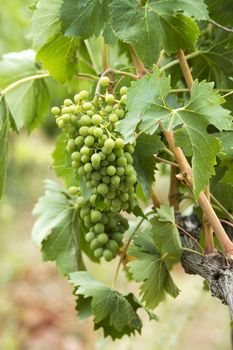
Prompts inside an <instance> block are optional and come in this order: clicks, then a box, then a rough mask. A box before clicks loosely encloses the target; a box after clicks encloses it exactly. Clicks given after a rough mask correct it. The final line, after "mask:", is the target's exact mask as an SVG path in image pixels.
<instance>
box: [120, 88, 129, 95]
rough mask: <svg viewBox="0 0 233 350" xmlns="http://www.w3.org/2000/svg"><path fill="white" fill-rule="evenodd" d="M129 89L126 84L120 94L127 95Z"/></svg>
mask: <svg viewBox="0 0 233 350" xmlns="http://www.w3.org/2000/svg"><path fill="white" fill-rule="evenodd" d="M127 91H128V88H127V87H126V86H122V87H121V89H120V95H121V96H122V95H125V94H126V93H127Z"/></svg>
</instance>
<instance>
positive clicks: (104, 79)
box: [99, 77, 110, 87]
mask: <svg viewBox="0 0 233 350" xmlns="http://www.w3.org/2000/svg"><path fill="white" fill-rule="evenodd" d="M99 82H100V85H101V86H103V87H108V86H109V84H110V79H109V77H101V78H100V80H99Z"/></svg>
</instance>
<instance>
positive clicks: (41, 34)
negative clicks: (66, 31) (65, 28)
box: [32, 0, 62, 48]
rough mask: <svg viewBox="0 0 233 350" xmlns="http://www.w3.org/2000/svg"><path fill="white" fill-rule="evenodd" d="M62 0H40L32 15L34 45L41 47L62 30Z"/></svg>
mask: <svg viewBox="0 0 233 350" xmlns="http://www.w3.org/2000/svg"><path fill="white" fill-rule="evenodd" d="M61 4H62V0H39V1H38V2H37V3H36V8H35V11H34V14H33V16H32V38H33V46H34V47H35V48H39V47H41V46H42V45H44V44H45V43H46V42H47V41H48V40H49V38H50V37H52V36H53V35H54V34H57V33H58V32H60V30H61V23H60V7H61Z"/></svg>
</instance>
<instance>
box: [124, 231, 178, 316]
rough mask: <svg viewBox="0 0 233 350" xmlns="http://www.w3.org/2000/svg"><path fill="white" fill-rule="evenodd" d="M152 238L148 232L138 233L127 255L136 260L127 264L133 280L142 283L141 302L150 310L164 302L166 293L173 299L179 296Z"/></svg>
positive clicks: (151, 234) (152, 235)
mask: <svg viewBox="0 0 233 350" xmlns="http://www.w3.org/2000/svg"><path fill="white" fill-rule="evenodd" d="M156 234H157V233H156ZM154 236H155V234H154V233H152V232H151V231H150V230H145V231H143V232H140V234H139V235H138V237H137V238H136V239H135V240H134V245H133V246H132V247H131V248H130V249H129V255H132V256H134V257H135V258H136V259H135V260H133V261H131V262H129V263H128V264H127V266H128V268H129V272H130V273H131V274H132V277H133V279H134V280H135V281H137V282H142V285H141V287H140V294H141V295H142V301H143V302H145V305H146V306H147V307H148V308H150V309H154V308H155V307H156V306H157V305H158V304H159V303H160V302H161V301H162V300H164V299H165V296H166V293H168V294H170V295H171V296H173V297H174V298H175V297H177V295H178V294H179V289H178V288H177V287H176V285H175V284H174V282H173V280H172V278H171V275H170V273H169V271H168V268H167V265H166V262H165V261H164V259H163V257H162V253H161V252H160V251H159V249H158V248H157V246H156V243H155V240H154Z"/></svg>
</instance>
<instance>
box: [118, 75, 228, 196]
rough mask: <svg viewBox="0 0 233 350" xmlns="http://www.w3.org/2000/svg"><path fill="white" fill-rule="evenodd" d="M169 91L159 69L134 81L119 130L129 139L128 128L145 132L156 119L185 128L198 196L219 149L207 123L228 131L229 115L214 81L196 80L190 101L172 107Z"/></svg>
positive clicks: (170, 126) (151, 129)
mask: <svg viewBox="0 0 233 350" xmlns="http://www.w3.org/2000/svg"><path fill="white" fill-rule="evenodd" d="M152 88H153V89H152ZM169 92H170V84H169V78H166V77H165V75H164V73H161V72H159V70H158V69H156V70H155V72H154V74H153V75H151V76H145V77H143V78H142V79H141V81H139V82H135V83H133V84H132V88H131V89H129V94H128V101H127V109H128V114H127V116H126V118H125V119H124V121H122V122H120V123H119V125H118V129H119V130H120V132H121V133H122V134H123V135H124V136H125V137H126V138H128V139H130V136H129V132H128V129H129V127H130V129H131V133H133V132H134V130H135V128H136V126H137V125H138V129H139V130H141V131H144V132H145V133H148V134H151V133H154V132H155V131H156V130H157V128H158V125H159V122H161V123H162V124H163V127H164V128H165V129H167V130H174V129H177V128H184V130H185V132H186V135H187V137H188V141H187V142H188V143H189V147H185V149H188V153H189V155H190V150H191V151H192V154H191V159H192V169H193V179H194V195H195V198H198V196H199V194H200V192H201V191H202V190H203V189H204V188H205V187H206V186H207V184H208V181H209V178H210V177H211V176H212V175H214V165H215V164H216V155H217V153H218V152H219V150H220V143H219V140H218V139H216V138H215V137H213V136H212V135H210V134H208V132H207V130H206V129H207V126H208V125H214V126H215V127H216V128H217V129H218V130H220V131H222V130H230V129H232V118H231V117H230V115H229V113H230V112H229V111H228V110H226V109H224V108H223V107H222V106H221V104H222V103H223V102H224V101H225V100H224V99H223V98H222V97H221V96H220V95H219V94H217V93H216V92H215V91H214V90H213V83H206V82H205V81H202V82H200V83H198V82H197V81H195V82H194V84H193V87H192V90H191V94H190V99H189V101H187V102H185V103H184V105H183V106H181V107H178V108H175V109H174V108H172V107H170V106H169V105H168V102H167V101H166V97H167V95H168V93H169ZM126 125H127V128H126ZM131 137H132V136H131ZM177 141H178V144H177V145H178V146H181V147H182V145H183V142H182V144H179V139H178V140H177ZM187 142H186V144H187ZM185 149H184V151H185Z"/></svg>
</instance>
